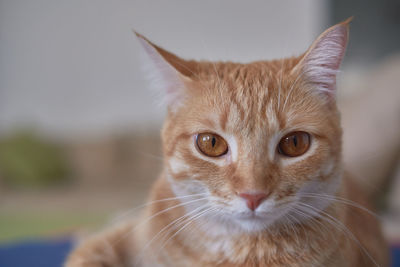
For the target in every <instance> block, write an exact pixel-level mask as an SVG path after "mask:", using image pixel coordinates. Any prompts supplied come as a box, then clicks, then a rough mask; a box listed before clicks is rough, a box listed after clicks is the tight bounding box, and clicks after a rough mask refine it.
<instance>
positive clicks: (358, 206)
mask: <svg viewBox="0 0 400 267" xmlns="http://www.w3.org/2000/svg"><path fill="white" fill-rule="evenodd" d="M301 196H304V197H310V198H321V199H327V200H332V201H335V202H337V203H342V204H347V205H349V206H352V207H355V208H358V209H361V210H363V211H365V212H366V213H368V214H370V215H372V216H374V217H376V218H378V219H381V217H380V216H379V215H378V214H377V213H375V212H373V211H371V210H369V209H367V208H366V207H364V206H362V205H360V204H358V203H357V202H354V201H352V200H349V199H345V198H340V197H336V196H333V195H323V194H316V193H315V194H314V193H302V194H301Z"/></svg>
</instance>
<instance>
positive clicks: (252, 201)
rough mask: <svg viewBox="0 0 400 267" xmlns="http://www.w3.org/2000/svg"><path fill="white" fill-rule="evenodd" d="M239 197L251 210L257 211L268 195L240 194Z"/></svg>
mask: <svg viewBox="0 0 400 267" xmlns="http://www.w3.org/2000/svg"><path fill="white" fill-rule="evenodd" d="M239 196H240V197H241V198H244V199H245V200H246V204H247V207H249V209H251V210H255V209H257V207H258V206H260V204H261V202H263V200H264V199H266V198H267V196H268V195H267V194H265V193H240V194H239Z"/></svg>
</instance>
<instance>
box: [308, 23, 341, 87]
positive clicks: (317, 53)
mask: <svg viewBox="0 0 400 267" xmlns="http://www.w3.org/2000/svg"><path fill="white" fill-rule="evenodd" d="M347 39H348V29H347V25H343V24H339V25H336V26H334V27H333V28H332V29H329V30H328V31H327V32H326V33H323V34H322V35H321V36H320V37H319V38H318V39H317V40H316V41H315V42H314V45H313V46H312V47H311V48H310V50H309V52H308V53H306V55H305V58H304V61H303V68H304V69H303V71H304V73H305V75H306V76H307V78H308V79H309V81H310V82H311V83H313V84H315V85H317V87H318V89H319V90H321V91H326V92H329V93H335V89H336V74H337V73H338V71H339V67H340V63H341V62H342V59H343V56H344V53H345V50H346V45H347Z"/></svg>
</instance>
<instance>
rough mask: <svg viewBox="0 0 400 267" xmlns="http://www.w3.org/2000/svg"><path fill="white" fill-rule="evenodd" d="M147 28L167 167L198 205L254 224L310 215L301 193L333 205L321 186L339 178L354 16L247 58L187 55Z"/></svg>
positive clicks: (222, 217) (242, 225)
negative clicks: (284, 54) (161, 102)
mask: <svg viewBox="0 0 400 267" xmlns="http://www.w3.org/2000/svg"><path fill="white" fill-rule="evenodd" d="M138 37H139V41H140V42H141V43H142V44H143V46H144V48H145V50H146V51H147V54H148V55H149V57H150V59H151V60H150V63H151V64H152V65H153V68H152V70H151V73H150V74H151V75H152V76H154V78H155V79H154V80H155V85H156V87H158V89H159V90H160V91H162V92H163V93H164V99H165V102H166V105H167V106H168V114H167V117H166V121H165V124H164V128H163V131H162V139H163V149H164V157H165V159H164V160H165V175H166V177H167V179H168V181H169V182H170V183H171V187H172V189H173V191H174V193H175V194H176V195H177V196H178V197H182V202H184V201H188V200H190V203H191V204H190V205H189V204H188V205H187V208H188V209H189V210H191V211H194V209H197V210H198V211H199V212H201V211H206V209H209V214H210V215H211V214H212V216H210V217H212V218H213V219H216V220H217V221H219V222H221V223H226V224H229V225H234V226H237V228H238V229H243V230H246V231H250V232H251V231H259V230H262V229H264V228H266V227H267V226H269V225H271V224H272V223H275V222H279V221H281V220H283V219H287V218H288V217H289V216H290V217H297V218H298V219H304V217H303V218H301V217H302V216H300V213H299V212H296V209H298V208H299V203H300V202H301V203H305V204H306V205H311V206H312V207H314V208H315V209H316V210H318V209H322V208H324V207H325V206H326V205H327V203H328V200H327V199H328V198H325V201H324V200H323V199H322V198H315V197H314V198H313V197H312V195H314V194H328V195H331V194H332V193H334V192H335V191H336V190H337V189H338V185H339V183H340V178H341V128H340V118H339V114H338V110H337V107H336V103H335V93H336V74H337V72H338V68H339V65H340V63H341V60H342V58H343V55H344V52H345V48H346V44H347V39H348V21H345V22H342V23H340V24H337V25H335V26H333V27H331V28H329V29H328V30H326V31H325V32H324V33H322V34H321V35H320V36H319V37H318V38H317V39H316V40H315V41H314V43H313V44H312V45H311V46H310V48H309V49H308V50H307V51H306V52H305V53H304V54H302V55H301V56H299V57H293V58H285V59H281V60H273V61H259V62H253V63H248V64H238V63H231V62H206V61H201V62H196V61H187V60H183V59H181V58H178V57H177V56H175V55H173V54H171V53H169V52H167V51H165V50H164V49H162V48H160V47H158V46H156V45H154V44H152V43H151V42H149V41H148V40H147V39H145V38H144V37H143V36H141V35H139V34H138ZM187 195H193V198H185V196H187ZM200 198H201V199H203V200H201V201H200V200H199V201H196V199H200ZM188 202H189V201H188ZM194 213H195V212H194ZM204 214H205V215H206V213H204Z"/></svg>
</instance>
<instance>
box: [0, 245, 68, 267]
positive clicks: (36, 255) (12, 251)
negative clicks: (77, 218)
mask: <svg viewBox="0 0 400 267" xmlns="http://www.w3.org/2000/svg"><path fill="white" fill-rule="evenodd" d="M72 247H73V242H72V240H70V239H65V238H64V239H56V240H39V241H38V240H35V241H33V240H32V241H24V242H20V243H12V244H0V266H1V267H61V266H63V263H64V261H65V258H66V257H67V255H68V253H69V251H70V250H71V249H72Z"/></svg>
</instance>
